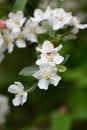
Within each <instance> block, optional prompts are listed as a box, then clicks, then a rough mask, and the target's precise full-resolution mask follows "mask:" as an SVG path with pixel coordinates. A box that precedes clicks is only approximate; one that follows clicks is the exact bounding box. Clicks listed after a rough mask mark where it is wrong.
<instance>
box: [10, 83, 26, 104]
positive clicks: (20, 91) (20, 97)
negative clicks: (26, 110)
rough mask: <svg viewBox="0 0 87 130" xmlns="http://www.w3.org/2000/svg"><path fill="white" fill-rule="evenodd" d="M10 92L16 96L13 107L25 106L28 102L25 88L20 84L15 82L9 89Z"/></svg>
mask: <svg viewBox="0 0 87 130" xmlns="http://www.w3.org/2000/svg"><path fill="white" fill-rule="evenodd" d="M8 92H10V93H13V94H15V98H14V99H13V101H12V102H13V105H14V106H18V105H23V104H24V103H25V102H26V101H27V92H25V91H24V86H23V85H22V83H20V82H14V84H12V85H10V86H9V88H8Z"/></svg>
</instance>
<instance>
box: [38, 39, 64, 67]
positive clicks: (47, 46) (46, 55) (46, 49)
mask: <svg viewBox="0 0 87 130" xmlns="http://www.w3.org/2000/svg"><path fill="white" fill-rule="evenodd" d="M61 48H62V45H61V44H60V45H59V46H58V47H56V48H54V46H53V44H52V43H51V42H50V41H47V40H46V41H44V43H43V45H42V49H41V48H39V47H37V51H40V52H42V53H41V58H40V59H38V60H37V61H36V64H37V65H42V64H45V63H48V64H51V65H53V66H55V65H56V64H61V63H62V62H63V60H64V57H62V56H60V55H59V53H58V51H59V50H60V49H61Z"/></svg>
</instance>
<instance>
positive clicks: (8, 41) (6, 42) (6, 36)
mask: <svg viewBox="0 0 87 130" xmlns="http://www.w3.org/2000/svg"><path fill="white" fill-rule="evenodd" d="M14 38H15V37H14V34H13V33H11V32H9V30H3V44H2V48H4V50H6V49H7V50H8V53H11V52H12V51H13V47H14V44H13V41H14Z"/></svg>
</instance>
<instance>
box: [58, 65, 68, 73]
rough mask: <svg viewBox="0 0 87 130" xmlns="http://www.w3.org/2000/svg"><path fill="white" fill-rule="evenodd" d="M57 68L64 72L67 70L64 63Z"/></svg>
mask: <svg viewBox="0 0 87 130" xmlns="http://www.w3.org/2000/svg"><path fill="white" fill-rule="evenodd" d="M57 69H58V71H59V72H64V71H66V70H67V68H66V67H65V66H64V65H57Z"/></svg>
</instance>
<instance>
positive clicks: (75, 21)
mask: <svg viewBox="0 0 87 130" xmlns="http://www.w3.org/2000/svg"><path fill="white" fill-rule="evenodd" d="M73 25H74V26H75V27H76V28H78V29H85V28H87V24H81V23H80V19H79V18H78V17H73Z"/></svg>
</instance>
